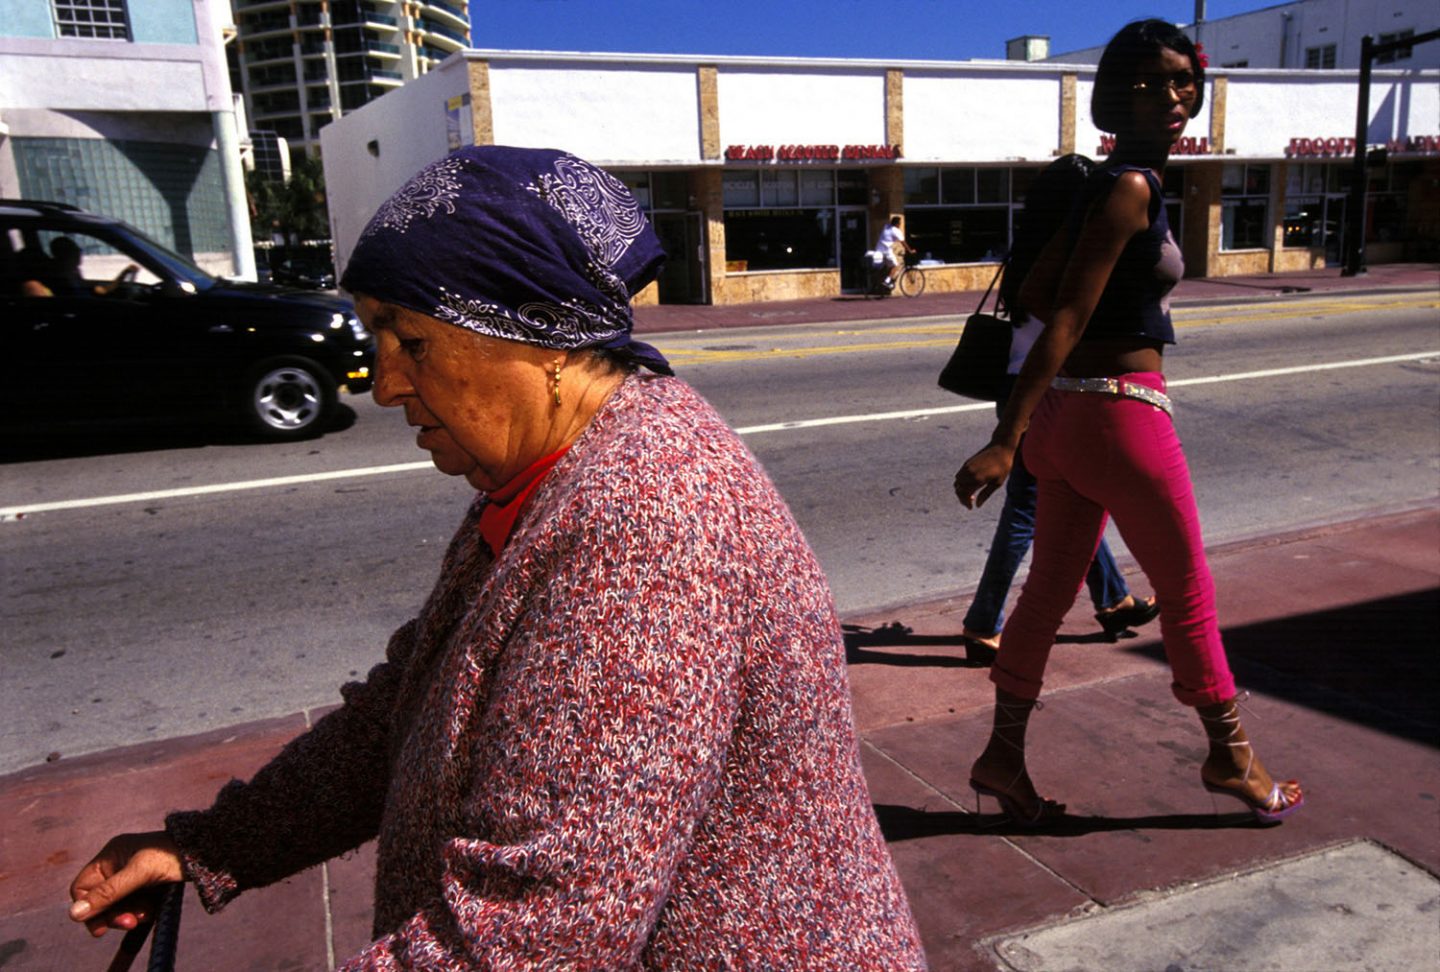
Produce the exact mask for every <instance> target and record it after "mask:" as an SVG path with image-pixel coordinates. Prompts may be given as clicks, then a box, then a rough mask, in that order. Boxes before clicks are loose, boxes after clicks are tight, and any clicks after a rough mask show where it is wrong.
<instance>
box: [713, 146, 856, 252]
mask: <svg viewBox="0 0 1440 972" xmlns="http://www.w3.org/2000/svg"><path fill="white" fill-rule="evenodd" d="M869 197H870V179H869V174H868V173H867V172H866V171H865V170H864V169H830V168H821V167H818V166H813V167H812V166H793V167H779V166H777V167H775V168H769V169H749V170H746V169H732V170H727V171H726V172H725V176H724V200H725V264H726V268H727V269H728V270H729V271H730V272H731V273H740V272H746V271H752V270H824V269H831V268H834V267H836V266H838V265H839V263H840V254H841V253H842V252H843V253H845V254H846V260H850V259H851V257H852V256H853V257H856V258H858V256H859V254H860V252H861V251H863V250H864V249H866V248H868V247H869V246H870V243H871V242H873V241H870V240H866V239H863V238H862V237H864V236H866V235H867V229H866V223H867V220H866V217H865V214H864V213H860V214H858V223H857V222H856V220H857V214H856V213H854V212H853V211H852V212H849V213H848V214H847V212H846V210H844V209H840V208H837V207H851V206H854V207H858V206H864V205H867V204H868V203H869V201H870V200H869ZM842 217H843V218H845V219H846V220H848V222H847V223H846V224H845V225H846V226H847V227H848V228H847V230H846V233H845V234H841V233H840V231H839V226H840V224H841V220H842ZM852 250H853V251H854V252H853V253H852V252H851V251H852Z"/></svg>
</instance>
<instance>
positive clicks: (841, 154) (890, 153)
mask: <svg viewBox="0 0 1440 972" xmlns="http://www.w3.org/2000/svg"><path fill="white" fill-rule="evenodd" d="M900 157H901V153H900V146H898V145H846V146H844V147H843V148H842V147H841V146H839V145H781V146H780V147H779V148H776V147H775V146H773V145H730V146H727V147H726V149H725V160H726V161H727V162H838V161H840V160H842V159H843V160H845V161H849V162H855V161H868V160H873V159H898V158H900Z"/></svg>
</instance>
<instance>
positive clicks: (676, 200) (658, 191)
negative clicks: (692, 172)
mask: <svg viewBox="0 0 1440 972" xmlns="http://www.w3.org/2000/svg"><path fill="white" fill-rule="evenodd" d="M650 195H651V201H652V204H653V206H654V208H655V209H691V208H693V207H692V206H691V205H690V176H689V175H688V174H687V173H685V172H677V171H667V172H652V173H650Z"/></svg>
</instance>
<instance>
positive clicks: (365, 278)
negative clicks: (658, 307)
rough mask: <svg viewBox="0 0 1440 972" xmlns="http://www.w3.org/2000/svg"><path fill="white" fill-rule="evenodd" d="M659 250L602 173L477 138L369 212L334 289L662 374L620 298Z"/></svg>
mask: <svg viewBox="0 0 1440 972" xmlns="http://www.w3.org/2000/svg"><path fill="white" fill-rule="evenodd" d="M664 259H665V252H664V250H662V249H661V248H660V241H659V240H658V239H657V238H656V237H655V232H654V230H652V229H651V228H650V224H649V222H648V221H646V219H645V215H644V213H642V212H641V211H640V206H639V204H638V203H637V202H636V201H635V197H634V196H632V195H631V194H630V191H629V190H628V189H626V188H625V186H624V184H623V183H621V182H620V180H618V179H616V178H615V177H614V176H612V175H611V174H610V173H608V172H606V171H604V170H603V169H600V168H598V167H596V166H593V165H591V164H590V163H589V162H585V161H583V160H581V159H577V158H576V157H575V156H573V155H569V154H567V153H565V152H559V151H556V150H554V149H526V148H509V147H506V146H501V145H475V146H470V147H468V148H463V149H460V150H459V151H457V152H453V153H451V154H450V155H448V156H446V157H445V158H443V159H441V160H440V161H438V162H435V163H432V164H431V165H429V166H426V167H425V168H424V169H422V170H421V171H420V172H419V173H418V174H417V175H416V176H415V177H414V178H412V179H411V180H410V181H409V182H407V183H406V184H405V185H404V186H402V187H401V188H400V190H399V191H398V192H396V193H395V194H394V195H393V196H391V197H390V198H389V199H387V200H386V201H385V203H384V204H383V205H382V206H381V207H380V208H379V209H378V210H377V211H376V212H375V215H374V216H373V217H371V219H370V223H369V225H367V226H366V227H365V231H364V232H363V233H361V234H360V240H359V242H357V243H356V244H355V251H354V252H353V253H351V254H350V262H349V263H347V264H346V266H345V275H344V276H343V277H342V278H341V280H340V286H341V287H343V288H344V289H346V290H348V291H350V292H351V293H356V292H360V293H365V294H368V295H369V296H371V297H374V298H376V299H377V300H382V301H385V302H387V303H392V304H398V305H400V306H401V307H408V308H409V309H411V310H414V311H419V312H420V313H421V314H427V315H429V316H430V317H435V318H438V319H440V320H442V321H446V322H448V323H451V324H454V325H457V326H458V327H464V328H468V329H470V330H472V331H475V332H477V333H480V334H485V335H489V336H490V337H497V338H504V339H506V340H510V341H521V342H523V343H525V344H534V345H538V346H539V347H542V348H556V349H559V350H567V351H568V350H572V349H576V348H605V349H608V350H610V351H612V352H614V353H615V354H617V355H618V356H619V357H621V358H622V359H625V360H628V361H633V362H635V363H637V364H641V365H644V366H645V367H647V368H649V369H651V370H652V371H658V372H660V373H661V374H665V375H668V374H672V373H673V372H672V371H671V370H670V365H669V363H668V362H667V361H666V360H665V358H664V356H663V355H661V354H660V352H659V351H657V350H655V349H654V348H652V347H651V346H650V345H648V344H644V343H642V342H640V341H634V340H632V339H631V337H630V329H631V327H632V326H633V325H634V319H633V318H632V317H631V314H630V298H631V297H632V296H634V294H635V292H636V291H637V290H639V289H640V288H641V287H644V286H645V285H646V284H647V283H649V282H650V281H651V280H653V279H655V275H656V273H657V272H658V271H659V269H660V264H661V263H662V262H663V261H664Z"/></svg>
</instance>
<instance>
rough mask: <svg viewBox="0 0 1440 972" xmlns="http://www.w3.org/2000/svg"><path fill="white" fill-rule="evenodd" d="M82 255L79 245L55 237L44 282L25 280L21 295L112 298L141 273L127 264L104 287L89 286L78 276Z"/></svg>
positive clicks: (67, 238)
mask: <svg viewBox="0 0 1440 972" xmlns="http://www.w3.org/2000/svg"><path fill="white" fill-rule="evenodd" d="M82 258H83V255H82V253H81V250H80V244H78V243H76V242H75V241H74V240H72V239H71V238H70V237H68V236H57V237H55V239H53V240H51V241H50V267H49V269H48V271H47V273H46V278H47V279H46V280H44V281H43V282H42V281H40V280H27V281H25V282H24V283H23V284H22V285H21V292H22V293H23V294H24V295H25V296H26V297H54V296H56V295H59V296H62V297H84V296H88V295H92V294H93V295H94V296H96V297H104V296H107V295H108V294H113V293H114V292H115V291H116V290H118V289H119V288H120V285H121V284H123V283H126V282H127V281H129V280H133V279H134V278H135V275H136V274H137V273H139V272H140V267H139V266H137V265H136V264H134V263H131V264H127V265H126V267H125V269H123V270H121V271H120V272H119V273H117V274H116V275H115V279H114V280H111V281H108V282H106V283H98V284H92V283H90V282H89V281H88V280H86V279H85V277H84V276H82V275H81V273H80V261H81V259H82Z"/></svg>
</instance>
